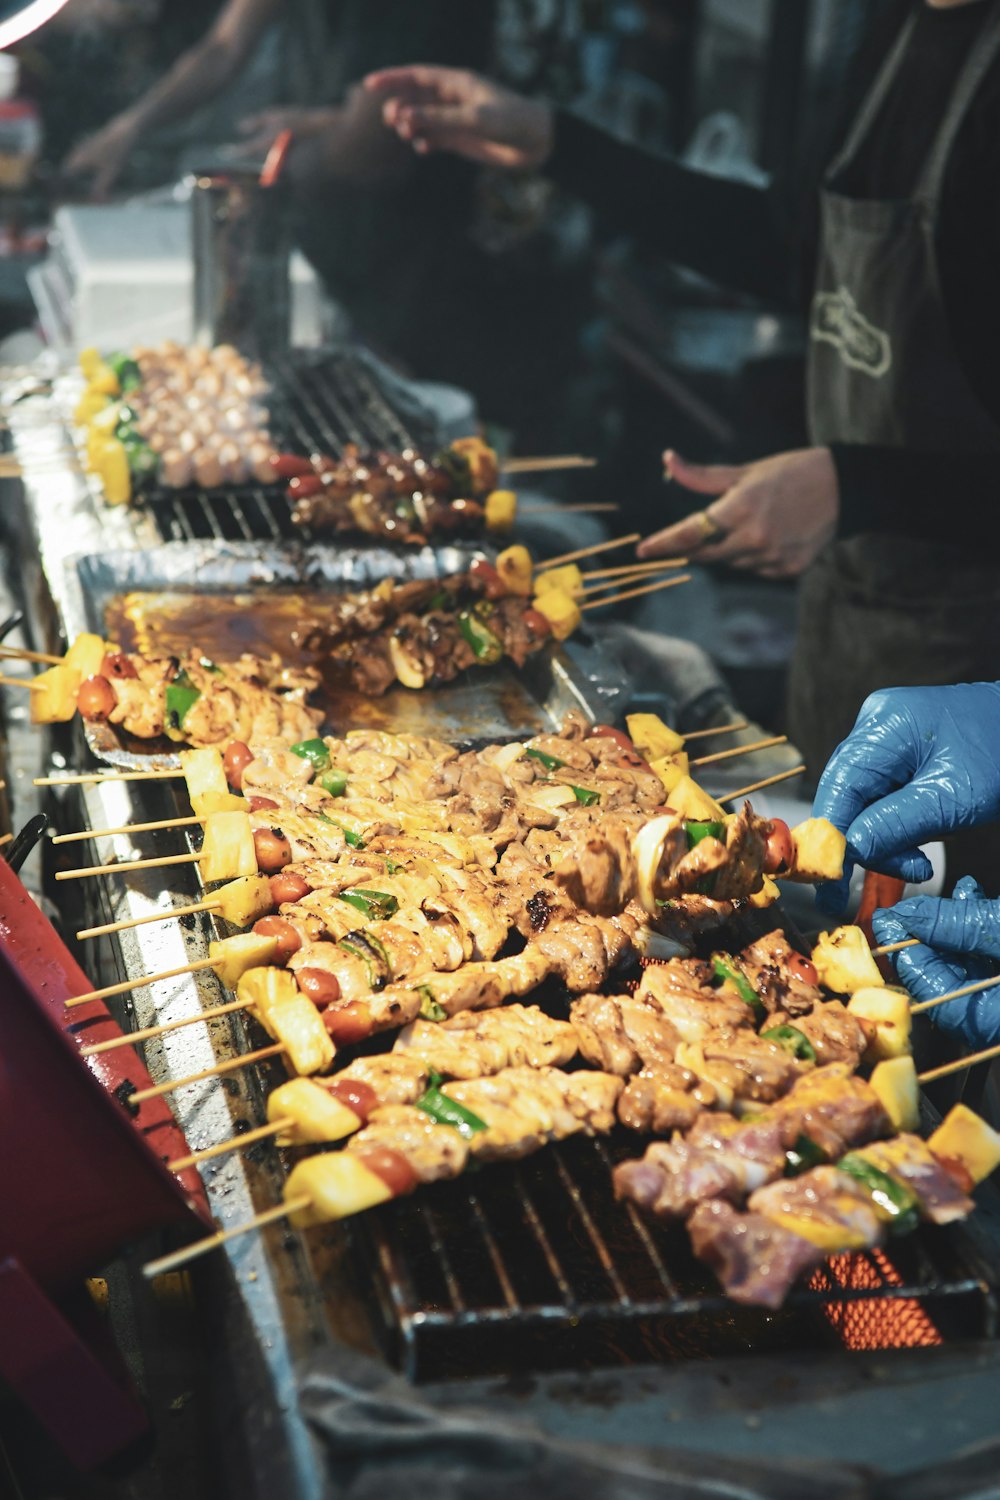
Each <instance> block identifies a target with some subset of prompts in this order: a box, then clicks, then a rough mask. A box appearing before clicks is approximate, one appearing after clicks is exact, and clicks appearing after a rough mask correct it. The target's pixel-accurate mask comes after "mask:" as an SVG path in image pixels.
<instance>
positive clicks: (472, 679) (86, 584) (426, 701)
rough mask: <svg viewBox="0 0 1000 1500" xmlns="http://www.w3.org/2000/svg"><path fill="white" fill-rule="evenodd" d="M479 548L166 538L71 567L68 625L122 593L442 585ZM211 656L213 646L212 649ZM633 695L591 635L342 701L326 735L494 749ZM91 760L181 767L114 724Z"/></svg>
mask: <svg viewBox="0 0 1000 1500" xmlns="http://www.w3.org/2000/svg"><path fill="white" fill-rule="evenodd" d="M483 555H484V549H483V548H482V547H477V546H475V545H464V546H463V545H460V544H455V545H452V546H448V547H423V548H421V549H419V550H418V551H414V552H410V553H406V554H400V553H396V552H392V551H390V550H389V549H387V548H372V547H366V548H346V547H337V548H334V547H303V546H297V545H295V544H294V543H274V542H244V543H239V542H224V543H219V542H168V543H165V544H164V545H163V546H162V547H157V548H155V549H152V550H149V551H129V552H106V553H88V554H87V555H85V556H82V557H76V558H73V559H71V560H70V562H69V563H68V564H67V569H68V572H69V575H70V576H69V577H68V579H67V585H68V586H67V609H66V628H67V631H68V633H69V634H70V635H71V636H72V635H75V634H77V633H78V632H79V631H81V630H92V631H95V632H96V633H97V634H99V635H100V634H104V632H105V628H106V627H105V611H106V609H107V607H108V605H109V603H110V602H111V601H112V600H113V599H114V598H116V597H117V596H118V595H121V594H127V593H135V592H140V593H141V592H144V591H145V592H149V593H159V592H162V591H164V590H170V591H172V592H175V593H191V594H199V593H222V594H226V593H228V594H234V595H235V594H240V593H246V592H252V591H254V590H257V589H308V590H314V591H322V590H326V589H329V590H333V591H342V590H347V589H356V588H364V587H368V586H370V585H372V584H374V583H377V582H378V581H379V580H380V579H382V578H390V577H391V578H398V579H414V578H433V577H438V576H442V575H444V574H447V573H455V572H461V571H462V570H463V569H465V568H467V567H468V565H469V562H470V561H471V559H472V558H473V557H476V556H483ZM204 649H205V651H206V653H208V654H209V655H212V654H214V653H213V642H212V641H211V640H210V639H209V640H206V641H205V643H204ZM627 692H628V683H627V682H626V681H624V680H623V679H622V674H621V670H620V668H619V667H618V666H617V665H616V664H612V662H611V661H610V660H609V659H608V658H607V657H606V656H605V655H604V654H603V653H602V652H601V651H600V649H599V648H598V647H597V646H596V645H594V643H593V642H592V640H591V639H590V638H589V637H588V636H587V635H586V634H583V635H581V636H580V638H579V639H578V640H574V641H573V642H571V643H566V644H564V645H561V646H559V645H551V646H548V647H546V648H545V649H544V650H543V651H540V652H538V653H537V654H536V655H535V656H533V657H531V658H530V659H529V661H528V662H527V664H526V665H525V667H524V668H523V669H522V670H520V671H518V670H517V668H515V667H514V666H513V664H512V663H509V662H507V663H501V664H500V665H498V666H497V667H496V668H494V669H491V670H489V671H483V670H476V671H475V672H466V673H463V674H462V676H461V677H459V678H457V679H456V680H455V681H454V682H450V683H446V684H444V685H443V686H441V687H439V688H434V689H431V690H427V691H422V692H413V691H411V690H410V689H407V688H402V687H396V688H393V689H391V690H390V691H389V692H388V693H386V694H385V695H384V696H383V697H381V698H362V697H360V696H357V695H353V694H352V695H340V696H339V697H338V700H337V702H336V703H333V704H331V705H330V707H329V728H330V729H331V730H333V731H335V732H336V733H338V734H339V733H343V732H345V731H346V730H348V729H352V728H377V729H388V730H392V731H394V732H397V733H407V734H416V735H431V736H434V737H436V738H439V739H444V740H448V741H450V742H451V743H453V744H460V745H472V744H485V743H488V742H490V741H497V740H505V739H509V738H510V737H511V736H512V735H531V734H538V733H541V732H543V731H547V730H552V729H554V728H556V727H557V726H558V725H559V724H560V723H561V722H562V720H563V718H564V717H565V715H566V714H567V712H569V710H570V709H578V710H581V711H582V712H583V713H584V714H586V715H587V717H589V718H591V719H598V718H610V717H614V714H615V712H616V711H617V709H618V707H619V706H620V705H621V704H622V702H623V701H624V698H625V696H626V695H627ZM84 728H85V733H86V739H87V744H88V747H89V749H90V751H91V753H92V754H93V755H95V756H96V757H97V758H98V759H99V760H103V761H105V762H106V763H107V764H109V765H114V766H117V767H119V768H120V769H141V768H144V767H145V768H154V767H174V766H176V765H177V764H178V760H177V755H176V752H174V751H173V750H171V749H169V748H166V747H165V745H166V742H164V741H162V740H160V741H151V742H150V745H149V747H148V748H147V747H145V746H144V745H143V744H142V742H141V741H138V740H135V739H133V738H132V737H130V736H127V735H124V734H122V733H121V732H120V731H119V730H118V729H117V728H116V727H115V726H114V725H110V724H92V723H88V724H86V725H85V726H84Z"/></svg>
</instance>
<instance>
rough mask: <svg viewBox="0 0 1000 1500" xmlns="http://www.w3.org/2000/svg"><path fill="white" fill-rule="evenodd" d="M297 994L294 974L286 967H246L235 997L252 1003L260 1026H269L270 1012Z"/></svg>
mask: <svg viewBox="0 0 1000 1500" xmlns="http://www.w3.org/2000/svg"><path fill="white" fill-rule="evenodd" d="M298 995H299V987H298V985H297V984H296V983H295V975H294V974H292V973H291V972H290V971H289V970H288V969H248V970H247V972H246V973H245V974H244V975H243V978H242V979H241V980H240V982H239V984H238V985H237V987H236V998H237V999H238V1000H243V1001H245V1002H246V1004H247V1005H252V1006H253V1008H254V1010H255V1011H256V1013H257V1018H258V1020H259V1021H260V1023H261V1025H262V1026H265V1027H268V1029H270V1028H269V1024H268V1023H269V1017H270V1015H271V1012H272V1011H273V1010H274V1009H275V1007H276V1006H279V1005H287V1004H289V1003H290V1002H291V1001H293V1000H294V999H295V998H296V997H297V996H298Z"/></svg>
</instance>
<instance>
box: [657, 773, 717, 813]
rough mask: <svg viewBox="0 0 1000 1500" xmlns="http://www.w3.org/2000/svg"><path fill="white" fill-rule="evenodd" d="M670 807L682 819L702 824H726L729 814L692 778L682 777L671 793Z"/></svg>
mask: <svg viewBox="0 0 1000 1500" xmlns="http://www.w3.org/2000/svg"><path fill="white" fill-rule="evenodd" d="M670 806H671V807H672V808H673V810H674V812H678V813H680V815H681V817H682V818H692V819H694V820H695V821H696V822H700V823H725V822H728V820H729V813H727V812H726V810H725V808H724V807H720V805H719V803H718V802H716V801H715V799H714V798H712V797H710V796H709V795H708V793H707V792H706V791H705V790H704V789H703V788H702V787H700V786H699V785H698V783H697V782H696V781H694V780H693V779H692V777H690V776H682V777H681V779H680V781H678V782H677V784H676V786H675V787H674V789H673V791H672V792H671V793H670Z"/></svg>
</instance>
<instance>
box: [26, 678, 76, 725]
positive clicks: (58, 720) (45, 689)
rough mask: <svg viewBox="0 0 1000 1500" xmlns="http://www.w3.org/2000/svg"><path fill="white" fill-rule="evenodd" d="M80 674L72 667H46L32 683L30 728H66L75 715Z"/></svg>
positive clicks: (29, 695)
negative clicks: (52, 726) (36, 725)
mask: <svg viewBox="0 0 1000 1500" xmlns="http://www.w3.org/2000/svg"><path fill="white" fill-rule="evenodd" d="M79 686H80V674H79V672H78V671H77V670H76V668H75V667H67V666H64V665H60V666H58V667H49V668H47V670H46V671H44V672H39V673H38V675H37V676H36V677H33V678H32V679H31V692H30V693H29V694H28V698H29V705H28V706H29V712H30V714H31V722H32V724H65V723H66V722H67V721H68V720H69V719H71V718H72V717H73V715H74V714H75V713H76V694H77V690H78V689H79Z"/></svg>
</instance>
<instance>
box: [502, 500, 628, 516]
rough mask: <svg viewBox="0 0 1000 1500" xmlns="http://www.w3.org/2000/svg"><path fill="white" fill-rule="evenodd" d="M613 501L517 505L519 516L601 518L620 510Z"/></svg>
mask: <svg viewBox="0 0 1000 1500" xmlns="http://www.w3.org/2000/svg"><path fill="white" fill-rule="evenodd" d="M620 509H621V506H620V505H619V504H618V503H617V501H615V500H611V501H607V500H594V501H589V500H588V501H586V502H583V503H581V504H580V505H519V506H518V509H517V513H518V515H519V516H602V515H610V514H611V513H612V512H613V511H616V510H620Z"/></svg>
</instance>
